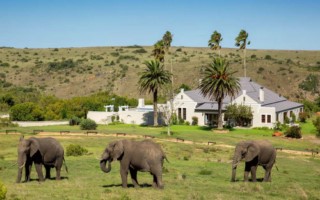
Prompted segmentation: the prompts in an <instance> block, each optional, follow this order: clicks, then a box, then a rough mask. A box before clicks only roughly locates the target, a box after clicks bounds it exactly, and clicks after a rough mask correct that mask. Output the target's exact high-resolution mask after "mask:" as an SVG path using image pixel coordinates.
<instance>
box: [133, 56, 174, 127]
mask: <svg viewBox="0 0 320 200" xmlns="http://www.w3.org/2000/svg"><path fill="white" fill-rule="evenodd" d="M145 65H146V67H147V68H146V69H145V70H144V71H143V72H142V74H141V76H140V79H139V86H140V92H141V93H145V92H148V93H152V94H153V125H154V126H158V107H157V105H158V92H159V90H160V89H162V88H163V87H164V86H165V85H166V84H168V83H170V82H171V79H170V77H171V74H170V72H169V71H167V70H165V69H164V67H163V64H162V63H160V61H158V60H151V61H146V62H145Z"/></svg>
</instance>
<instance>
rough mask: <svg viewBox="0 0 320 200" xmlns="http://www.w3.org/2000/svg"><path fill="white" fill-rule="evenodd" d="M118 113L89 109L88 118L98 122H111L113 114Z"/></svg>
mask: <svg viewBox="0 0 320 200" xmlns="http://www.w3.org/2000/svg"><path fill="white" fill-rule="evenodd" d="M116 115H117V113H116V112H103V111H88V113H87V119H92V120H93V121H95V122H96V123H97V124H109V123H111V122H112V120H111V119H112V116H116Z"/></svg>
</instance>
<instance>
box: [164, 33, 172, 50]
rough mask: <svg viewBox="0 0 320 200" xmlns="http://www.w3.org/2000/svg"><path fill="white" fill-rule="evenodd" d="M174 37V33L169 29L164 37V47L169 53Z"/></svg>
mask: <svg viewBox="0 0 320 200" xmlns="http://www.w3.org/2000/svg"><path fill="white" fill-rule="evenodd" d="M172 37H173V35H172V34H171V32H170V31H167V32H166V33H165V34H164V35H163V37H162V41H163V44H164V49H165V51H166V52H167V53H168V52H169V48H170V47H171V42H172Z"/></svg>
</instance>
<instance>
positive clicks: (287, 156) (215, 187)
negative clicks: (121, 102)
mask: <svg viewBox="0 0 320 200" xmlns="http://www.w3.org/2000/svg"><path fill="white" fill-rule="evenodd" d="M302 127H303V139H300V140H296V139H286V138H283V137H272V136H271V134H272V131H271V130H254V129H249V130H248V129H235V130H232V131H230V132H228V133H223V134H222V133H215V132H213V131H211V130H209V129H207V128H205V127H195V126H174V127H172V128H173V131H174V133H175V134H174V135H173V136H170V137H169V136H167V135H165V134H162V132H165V130H166V129H165V128H152V127H140V126H132V125H109V126H99V127H98V132H99V134H98V135H94V134H92V135H89V136H87V135H85V134H84V133H83V134H78V135H76V134H69V135H68V134H63V135H60V134H59V133H58V134H54V132H59V131H60V130H70V131H71V133H81V131H80V130H79V127H69V126H48V127H30V128H17V131H18V132H23V133H25V134H26V137H30V136H31V133H32V130H35V129H42V130H44V131H46V132H49V131H50V132H52V135H54V137H55V138H57V139H58V140H59V141H60V142H61V143H62V145H63V147H64V148H66V147H67V146H68V145H69V144H80V145H81V146H83V147H85V148H87V149H88V151H89V153H88V155H85V156H81V157H73V156H67V157H66V162H67V165H68V168H69V173H66V171H65V170H62V177H63V180H61V181H55V180H47V181H45V182H43V183H38V181H37V180H36V179H37V176H36V172H35V170H34V169H33V171H32V174H31V177H32V181H31V182H28V183H21V184H16V183H15V179H16V176H17V166H16V165H15V166H13V165H14V164H15V162H16V157H17V153H16V152H17V143H18V139H19V137H20V136H19V135H14V134H8V135H5V134H1V135H0V146H1V152H0V180H1V181H2V182H3V183H4V184H5V185H6V186H7V188H8V193H7V198H8V199H126V200H128V199H132V200H133V199H142V198H144V199H162V200H165V199H320V191H319V177H320V155H316V156H311V153H308V154H300V153H295V152H305V151H306V149H311V148H312V149H316V148H318V149H319V148H320V141H319V139H317V138H315V130H314V128H313V127H312V125H311V123H310V122H309V123H307V124H304V125H303V126H302ZM0 132H4V130H0ZM118 132H121V133H127V136H125V137H124V136H121V137H120V136H119V137H115V135H114V134H115V133H118ZM40 135H41V134H40ZM40 135H38V136H37V137H41V136H40ZM136 135H140V136H142V135H152V136H155V139H153V140H154V141H155V142H157V143H159V144H161V146H162V147H163V149H164V151H165V152H166V155H167V157H168V160H169V162H165V163H164V169H165V170H164V171H165V173H164V174H163V180H164V184H165V188H164V190H157V189H154V188H152V187H151V183H152V178H151V176H150V174H149V173H138V180H139V182H140V184H141V185H142V187H141V188H139V189H135V188H133V187H132V185H130V186H131V187H129V188H128V189H123V188H122V187H121V179H120V174H119V163H118V162H114V163H113V166H112V167H113V168H112V170H111V172H110V173H109V174H105V173H103V172H102V171H101V170H100V168H99V160H98V159H99V157H100V155H101V153H102V151H103V149H104V148H105V146H106V145H107V144H108V143H109V142H110V141H113V140H119V139H130V138H129V137H130V136H136ZM176 137H179V138H183V139H185V140H188V141H193V142H195V143H188V142H187V141H185V142H178V143H177V142H176V140H175V138H176ZM142 138H143V137H139V138H136V140H140V139H142ZM247 139H267V140H270V141H271V142H272V143H273V144H274V146H276V147H282V148H284V149H289V150H292V151H291V152H290V153H288V152H286V151H278V156H277V163H276V165H277V167H278V169H279V170H278V171H277V170H276V168H274V169H273V171H272V182H271V183H263V182H257V183H252V182H249V183H244V182H242V180H243V169H244V165H243V163H241V164H240V165H239V167H238V170H237V180H238V181H237V182H235V183H231V182H230V179H231V159H232V155H233V151H234V148H233V147H234V145H235V144H236V143H237V142H239V141H240V140H247ZM208 141H214V142H216V144H215V145H210V146H208V145H205V144H201V143H206V142H208ZM54 175H55V173H53V176H54ZM257 177H258V178H259V180H261V178H263V169H262V168H258V175H257ZM128 183H131V180H130V178H128Z"/></svg>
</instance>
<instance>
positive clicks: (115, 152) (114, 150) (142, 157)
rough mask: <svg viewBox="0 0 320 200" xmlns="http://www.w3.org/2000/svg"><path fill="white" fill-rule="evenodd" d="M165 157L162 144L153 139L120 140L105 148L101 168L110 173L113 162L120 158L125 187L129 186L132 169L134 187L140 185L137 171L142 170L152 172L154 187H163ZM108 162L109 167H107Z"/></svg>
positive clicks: (123, 185)
mask: <svg viewBox="0 0 320 200" xmlns="http://www.w3.org/2000/svg"><path fill="white" fill-rule="evenodd" d="M164 159H166V156H165V154H164V152H163V151H162V149H161V147H160V145H159V144H156V143H154V142H153V141H151V140H143V141H134V140H119V141H114V142H111V143H109V145H108V146H107V147H106V148H105V150H104V152H103V154H102V156H101V160H100V168H101V170H102V171H103V172H105V173H109V172H110V170H111V162H112V161H114V160H119V161H120V175H121V180H122V187H123V188H127V176H128V171H130V175H131V179H132V183H133V185H134V187H139V183H138V180H137V171H142V172H150V174H151V175H152V176H153V187H155V188H159V189H162V188H163V183H162V167H163V160H164ZM107 163H108V168H107V167H106V165H107Z"/></svg>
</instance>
